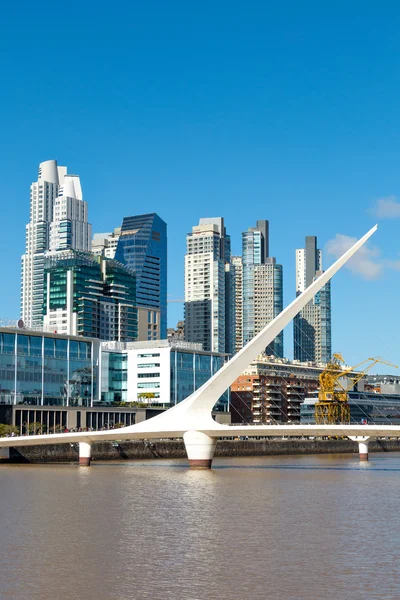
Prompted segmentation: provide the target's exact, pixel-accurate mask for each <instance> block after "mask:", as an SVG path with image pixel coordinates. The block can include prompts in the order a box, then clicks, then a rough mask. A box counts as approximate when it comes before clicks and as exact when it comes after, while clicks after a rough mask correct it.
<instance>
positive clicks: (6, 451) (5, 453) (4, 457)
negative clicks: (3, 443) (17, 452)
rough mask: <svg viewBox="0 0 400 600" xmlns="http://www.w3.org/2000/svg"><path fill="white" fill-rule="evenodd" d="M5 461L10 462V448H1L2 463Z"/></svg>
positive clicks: (0, 457)
mask: <svg viewBox="0 0 400 600" xmlns="http://www.w3.org/2000/svg"><path fill="white" fill-rule="evenodd" d="M3 460H10V448H4V447H1V448H0V462H2V461H3Z"/></svg>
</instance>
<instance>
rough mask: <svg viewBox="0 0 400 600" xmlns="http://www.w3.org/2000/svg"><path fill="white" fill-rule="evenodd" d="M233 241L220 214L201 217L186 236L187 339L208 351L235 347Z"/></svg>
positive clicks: (230, 349) (220, 350)
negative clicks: (231, 264)
mask: <svg viewBox="0 0 400 600" xmlns="http://www.w3.org/2000/svg"><path fill="white" fill-rule="evenodd" d="M230 255H231V241H230V236H229V235H227V234H226V229H225V226H224V219H223V218H221V217H217V218H210V219H200V221H199V225H196V226H194V227H193V228H192V232H191V233H189V234H188V235H187V238H186V255H185V340H186V341H188V342H195V343H201V344H202V347H203V349H204V350H206V351H208V352H211V351H212V352H222V353H225V352H227V353H232V352H233V351H234V342H235V329H234V309H235V307H234V302H235V293H234V289H235V288H234V281H233V275H232V271H231V270H230Z"/></svg>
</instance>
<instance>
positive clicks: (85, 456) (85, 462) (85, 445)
mask: <svg viewBox="0 0 400 600" xmlns="http://www.w3.org/2000/svg"><path fill="white" fill-rule="evenodd" d="M91 458H92V444H90V443H89V442H79V466H80V467H90V461H91Z"/></svg>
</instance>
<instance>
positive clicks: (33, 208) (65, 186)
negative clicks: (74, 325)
mask: <svg viewBox="0 0 400 600" xmlns="http://www.w3.org/2000/svg"><path fill="white" fill-rule="evenodd" d="M90 241H91V226H90V225H89V223H88V221H87V204H86V202H84V201H83V200H82V190H81V185H80V180H79V177H78V176H76V175H68V174H67V167H59V166H58V165H57V161H56V160H47V161H45V162H42V163H40V165H39V175H38V180H37V181H35V182H33V183H32V185H31V193H30V220H29V223H28V224H27V226H26V248H25V254H24V255H23V256H22V282H21V316H22V319H23V321H24V323H25V324H26V325H27V326H28V327H32V328H35V329H38V328H40V327H41V326H42V324H43V285H44V271H43V269H44V260H45V255H46V253H48V252H52V253H53V252H57V251H58V250H61V249H62V250H65V249H68V248H72V249H76V250H83V251H87V250H90Z"/></svg>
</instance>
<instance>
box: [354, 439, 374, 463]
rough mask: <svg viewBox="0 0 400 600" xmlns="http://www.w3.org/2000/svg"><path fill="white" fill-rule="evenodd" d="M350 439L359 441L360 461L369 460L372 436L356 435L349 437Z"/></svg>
mask: <svg viewBox="0 0 400 600" xmlns="http://www.w3.org/2000/svg"><path fill="white" fill-rule="evenodd" d="M349 439H350V440H353V442H357V443H358V454H359V457H360V461H361V460H362V461H366V460H368V443H369V442H370V441H371V438H370V437H369V436H367V435H356V436H351V437H349Z"/></svg>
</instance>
